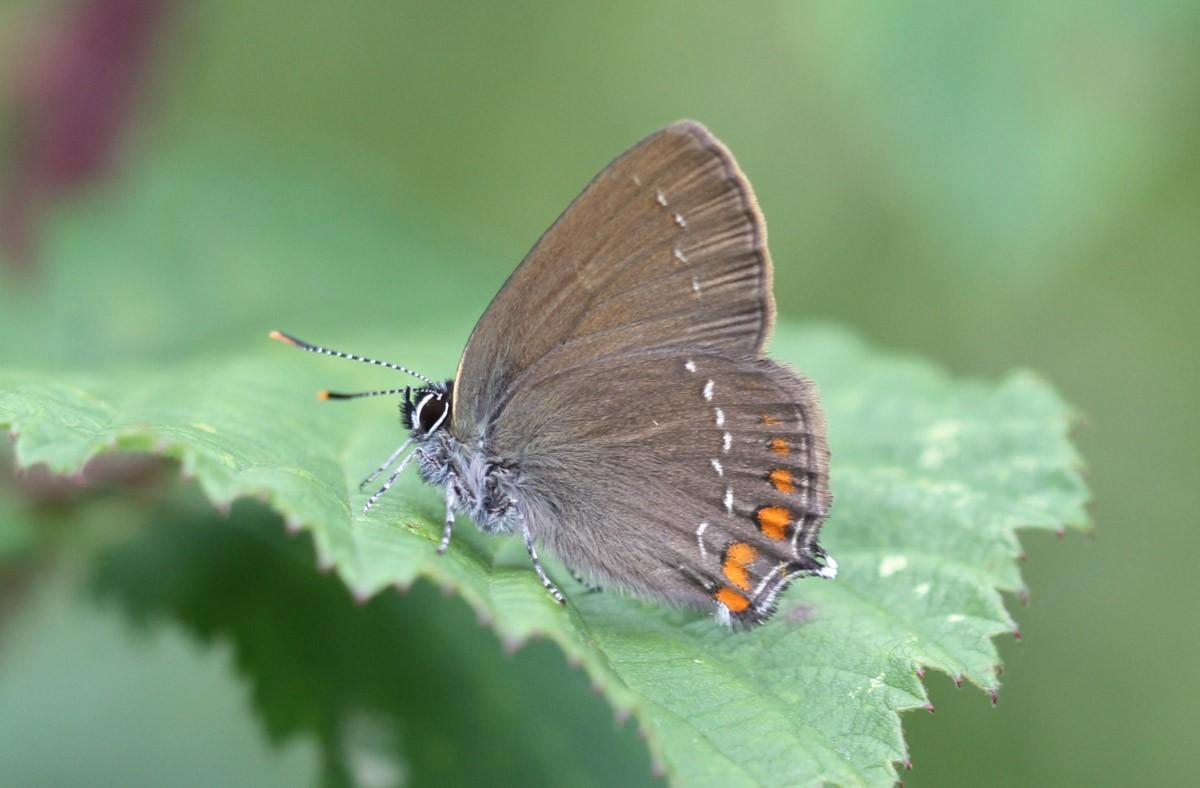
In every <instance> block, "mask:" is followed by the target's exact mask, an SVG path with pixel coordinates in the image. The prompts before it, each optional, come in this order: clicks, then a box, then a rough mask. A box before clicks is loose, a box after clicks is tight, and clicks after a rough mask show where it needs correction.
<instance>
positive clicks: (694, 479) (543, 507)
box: [489, 348, 830, 623]
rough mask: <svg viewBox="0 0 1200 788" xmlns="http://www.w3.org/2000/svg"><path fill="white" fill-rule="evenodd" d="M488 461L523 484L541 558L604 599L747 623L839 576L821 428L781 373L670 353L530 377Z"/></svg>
mask: <svg viewBox="0 0 1200 788" xmlns="http://www.w3.org/2000/svg"><path fill="white" fill-rule="evenodd" d="M549 366H551V367H554V366H556V365H554V364H551V365H549ZM489 448H490V450H491V451H492V452H493V453H494V454H495V456H497V457H499V458H500V459H501V461H502V462H505V463H511V465H512V466H513V467H515V468H519V469H520V474H521V478H522V481H521V484H522V488H523V490H524V491H525V492H524V494H525V500H524V501H522V506H523V508H524V510H525V511H526V513H527V516H528V518H529V520H530V524H531V527H532V528H533V530H534V534H535V536H536V537H537V539H538V540H539V542H545V543H546V544H548V545H549V546H550V547H551V548H552V549H553V550H554V551H555V552H556V554H557V555H558V556H559V557H560V558H562V560H563V561H564V562H565V563H567V565H568V566H570V567H571V568H572V569H574V570H575V571H577V572H581V573H583V574H585V575H586V576H588V577H590V578H592V579H595V580H597V581H599V582H600V584H601V585H605V586H609V585H615V586H617V587H621V588H625V589H627V590H630V591H633V592H635V593H638V594H640V595H643V596H652V597H659V598H664V599H667V600H670V601H673V602H675V603H677V604H684V605H688V606H691V607H700V608H710V609H715V610H716V612H717V613H718V615H722V616H729V617H730V618H731V620H733V621H735V622H739V623H750V622H756V621H761V620H763V619H765V618H766V617H767V616H769V615H770V613H771V612H772V610H773V609H774V602H775V599H776V596H777V594H778V593H779V591H780V590H781V589H782V588H783V587H785V586H786V584H787V582H788V581H789V580H791V579H793V578H794V577H796V576H798V575H804V574H827V573H828V572H829V569H828V568H827V567H826V566H825V561H824V552H823V551H822V550H821V548H820V547H819V546H818V545H817V542H816V538H817V535H818V532H819V529H820V525H821V522H822V520H823V519H824V517H825V514H826V512H827V511H828V508H829V503H830V496H829V488H828V451H827V449H826V445H825V429H824V421H823V417H822V415H821V410H820V406H819V404H818V401H817V396H816V392H815V389H814V387H813V385H812V383H811V382H809V381H808V380H807V379H805V378H803V377H802V376H800V375H798V374H796V373H794V372H792V371H791V370H789V369H787V368H786V367H783V366H781V365H779V364H777V363H775V362H773V361H770V360H767V359H759V358H754V357H753V356H728V355H725V354H720V353H717V352H714V351H711V350H706V349H703V348H696V349H693V350H690V351H685V350H680V349H670V350H665V351H664V350H657V351H639V352H633V353H624V354H614V355H611V356H608V357H604V358H601V359H592V360H589V362H588V363H587V364H586V365H583V366H571V367H569V370H568V371H565V372H561V373H552V374H547V375H543V376H533V377H531V378H529V379H527V380H526V381H525V383H524V384H523V385H521V386H520V387H518V389H517V390H516V392H515V393H514V394H513V396H512V397H511V398H510V399H509V400H508V401H507V403H506V406H505V408H504V410H503V411H502V412H501V415H500V416H499V418H498V419H497V421H496V422H495V425H494V430H493V431H492V433H491V434H490V436H489Z"/></svg>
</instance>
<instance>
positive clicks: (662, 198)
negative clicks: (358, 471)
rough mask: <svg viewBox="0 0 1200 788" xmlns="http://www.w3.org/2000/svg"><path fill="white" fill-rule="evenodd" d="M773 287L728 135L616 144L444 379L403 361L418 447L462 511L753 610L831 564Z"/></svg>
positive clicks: (716, 604)
mask: <svg viewBox="0 0 1200 788" xmlns="http://www.w3.org/2000/svg"><path fill="white" fill-rule="evenodd" d="M774 312H775V306H774V301H773V298H772V295H771V259H770V256H769V254H768V252H767V238H766V227H765V225H764V223H763V218H762V214H761V213H760V212H759V209H758V205H757V203H756V201H755V198H754V193H753V191H752V190H751V188H750V183H749V182H748V181H747V180H746V177H745V176H744V175H743V174H742V172H741V170H740V169H738V166H737V164H736V163H735V162H734V160H733V156H732V155H731V154H730V153H729V151H728V149H726V148H725V146H724V145H722V144H721V143H720V142H719V141H718V140H717V139H716V138H715V137H713V136H712V135H711V134H710V133H709V132H708V130H707V129H705V128H704V127H703V126H701V125H700V124H698V123H695V122H692V121H682V122H679V123H675V124H672V125H670V126H668V127H666V128H664V129H662V130H660V131H658V132H656V133H654V134H652V135H651V136H649V137H647V138H646V139H644V140H642V141H641V142H640V143H638V144H637V145H635V146H634V147H633V148H631V149H630V150H628V151H626V152H625V153H624V154H622V155H621V156H620V157H619V158H617V159H616V160H615V161H613V162H612V163H611V164H609V165H608V166H607V167H606V168H604V170H603V171H601V172H600V174H599V175H597V176H596V178H595V179H594V180H593V181H592V182H591V183H590V184H589V185H588V187H587V188H586V189H584V191H583V193H582V194H580V195H579V197H577V198H576V199H575V201H574V202H573V203H571V205H570V206H569V207H568V208H567V210H566V211H565V212H563V214H562V216H560V217H559V218H558V221H556V222H555V223H554V226H552V227H551V228H550V229H549V230H548V231H547V232H546V234H545V235H543V236H542V238H541V239H540V240H539V241H538V243H537V245H536V246H534V248H533V250H532V251H531V252H530V253H529V255H528V256H527V257H526V258H525V260H524V261H523V262H522V263H521V265H519V266H518V267H517V269H516V271H514V272H513V274H512V276H510V277H509V279H508V281H507V282H506V283H505V285H504V287H503V288H501V290H500V292H499V293H498V294H497V295H496V297H495V298H494V299H493V300H492V303H491V305H490V306H489V307H488V309H487V311H486V312H484V314H483V317H482V318H480V320H479V323H478V324H477V325H476V326H475V330H474V331H473V332H472V334H471V337H470V339H469V340H468V341H467V346H466V349H465V350H464V351H463V354H462V358H461V360H460V361H459V364H458V372H457V373H456V375H455V377H454V380H452V381H446V382H444V383H436V382H433V381H431V380H429V379H428V378H425V377H424V376H421V375H416V373H413V372H411V370H408V369H406V368H404V367H401V366H399V365H396V364H390V363H386V362H380V361H374V360H372V359H366V358H363V357H361V356H356V355H353V354H348V353H341V352H339V351H333V350H329V349H327V348H322V347H318V346H316V345H311V344H309V343H307V342H303V341H301V340H299V339H296V338H294V337H291V336H289V335H286V334H281V333H279V332H272V336H273V337H274V338H276V339H282V340H284V341H286V342H289V343H291V344H293V345H296V346H298V347H301V348H303V349H305V350H309V351H312V352H316V353H324V354H327V355H334V356H339V357H342V358H350V359H354V360H358V361H366V362H369V363H373V364H377V365H380V366H386V367H389V368H392V369H398V370H400V371H403V372H408V373H409V374H414V375H416V376H417V377H420V378H421V379H422V380H424V381H425V385H424V386H422V387H420V388H417V389H411V388H405V389H393V390H389V391H386V392H363V393H361V394H336V393H326V396H328V397H329V398H333V399H350V398H355V397H360V396H374V395H376V394H381V393H387V394H401V393H402V394H403V395H404V404H403V411H402V413H403V415H402V421H403V423H404V425H405V427H406V428H408V429H409V430H410V438H409V440H408V441H407V442H406V443H405V444H404V445H402V446H401V447H400V448H399V449H397V450H396V451H395V452H394V453H393V454H392V456H391V457H390V458H389V459H388V461H387V462H385V463H384V464H383V465H382V466H381V467H380V468H379V469H378V470H377V471H376V472H375V473H374V474H372V475H371V476H370V477H368V479H367V480H366V481H365V482H364V484H366V483H368V482H370V481H371V480H373V479H374V478H376V477H377V476H379V475H381V474H382V473H384V472H385V471H387V470H388V469H390V468H391V467H392V465H393V464H394V463H395V462H396V460H398V459H399V458H400V456H401V455H402V454H404V452H405V450H406V449H408V447H409V446H410V445H411V446H412V447H413V448H412V450H411V452H410V453H409V454H407V456H405V457H404V459H403V460H402V461H401V462H400V464H399V466H398V467H397V468H396V469H395V470H394V471H393V472H392V473H391V475H390V476H389V478H388V479H387V482H386V483H385V484H384V485H383V486H382V487H381V488H380V489H379V490H378V491H377V492H376V493H375V494H373V495H372V496H371V497H370V498H369V499H368V500H367V502H366V504H365V506H364V511H367V510H369V509H370V508H371V506H372V505H373V504H374V503H375V502H376V501H377V500H378V499H379V497H380V496H381V495H383V494H384V493H385V492H386V491H387V490H388V488H389V487H391V485H392V484H393V483H394V482H395V480H396V478H397V477H398V476H399V475H400V473H401V472H402V471H403V469H404V467H405V466H406V465H407V464H408V463H409V462H410V461H411V460H412V459H414V458H415V459H416V460H417V466H418V469H419V473H420V475H421V478H423V479H424V480H425V481H427V482H429V483H430V484H433V485H435V486H437V487H440V488H442V489H443V490H444V491H445V496H446V524H445V530H444V532H443V537H442V542H441V546H440V550H445V549H446V547H447V546H448V545H449V542H450V536H451V531H452V527H453V523H454V516H455V514H456V513H459V512H461V513H464V514H467V515H468V516H469V517H471V519H473V520H474V521H475V522H476V524H478V526H479V527H480V528H481V529H482V530H483V531H484V532H485V533H510V532H516V533H520V534H521V536H522V537H523V539H524V541H525V546H526V548H527V549H528V551H529V555H530V558H531V559H532V561H533V565H534V569H535V570H536V571H537V573H538V576H539V577H540V578H541V580H542V583H543V584H544V585H545V587H546V588H547V590H548V591H549V592H550V593H551V594H552V595H553V596H554V598H555V599H556V600H558V601H559V602H562V601H563V597H562V594H561V593H560V592H559V590H558V588H557V587H556V586H555V585H554V583H553V582H552V581H551V580H550V578H549V577H548V576H547V575H546V573H545V571H544V570H543V568H542V565H541V562H540V561H539V560H538V557H537V547H541V546H545V547H548V548H549V549H550V550H552V551H553V552H554V553H555V554H556V555H557V556H558V557H559V558H560V559H562V561H563V562H564V563H565V564H566V565H567V566H568V567H569V568H570V569H571V570H572V571H573V572H575V573H578V574H582V575H583V576H584V577H586V578H588V579H589V580H590V581H593V582H597V583H599V584H602V585H606V586H607V585H612V586H617V587H619V588H622V589H625V590H627V591H630V592H633V593H634V594H637V595H639V596H644V597H651V598H656V599H661V600H665V601H667V602H671V603H675V604H681V605H686V606H690V607H696V608H702V609H708V610H711V611H712V612H714V613H715V614H716V617H717V618H718V619H719V620H720V621H722V622H725V623H731V624H735V625H741V624H749V623H756V622H761V621H763V620H765V619H766V618H768V617H769V616H770V615H771V613H772V612H773V611H774V609H775V603H776V599H777V598H778V596H779V593H780V592H781V591H782V590H783V589H784V588H785V587H786V586H787V585H788V583H789V582H790V581H792V580H793V579H795V578H797V577H800V576H807V575H818V576H821V577H827V578H832V577H834V576H835V575H836V574H837V563H836V562H835V561H834V560H833V559H832V558H831V557H829V556H828V555H826V553H825V551H824V550H822V549H821V547H820V546H819V545H818V544H817V535H818V533H819V531H820V527H821V523H822V521H823V520H824V519H825V516H826V514H827V513H828V510H829V506H830V493H829V473H828V468H829V453H828V449H827V447H826V441H825V422H824V417H823V416H822V413H821V407H820V404H819V401H818V397H817V392H816V388H815V386H814V385H813V384H812V382H811V381H809V380H808V379H807V378H805V377H804V376H803V375H801V374H799V373H797V372H795V371H793V370H791V369H789V368H787V367H786V366H784V365H782V364H779V363H778V362H775V361H772V360H771V359H768V358H764V357H763V348H764V345H765V344H766V341H767V339H768V337H769V336H770V333H771V325H772V321H773V318H774Z"/></svg>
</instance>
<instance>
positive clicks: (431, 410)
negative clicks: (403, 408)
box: [411, 391, 450, 433]
mask: <svg viewBox="0 0 1200 788" xmlns="http://www.w3.org/2000/svg"><path fill="white" fill-rule="evenodd" d="M449 409H450V402H449V400H447V399H446V398H445V396H444V395H439V394H435V393H434V392H432V391H426V392H423V394H422V396H421V398H420V399H418V400H417V402H416V404H414V405H413V409H412V415H411V424H412V428H413V429H414V430H418V431H419V432H424V433H429V432H433V431H434V430H436V429H437V428H438V427H440V426H442V424H443V423H445V421H446V415H447V411H449Z"/></svg>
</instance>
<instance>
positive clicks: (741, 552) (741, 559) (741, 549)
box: [725, 542, 758, 566]
mask: <svg viewBox="0 0 1200 788" xmlns="http://www.w3.org/2000/svg"><path fill="white" fill-rule="evenodd" d="M756 558H758V551H757V550H755V549H754V548H753V547H751V546H750V545H748V544H746V543H745V542H734V543H733V544H731V545H729V547H728V548H727V549H726V550H725V560H727V561H737V562H738V563H739V564H741V565H742V566H749V565H750V564H752V563H754V559H756Z"/></svg>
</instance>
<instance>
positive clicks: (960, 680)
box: [954, 673, 963, 689]
mask: <svg viewBox="0 0 1200 788" xmlns="http://www.w3.org/2000/svg"><path fill="white" fill-rule="evenodd" d="M962 683H963V677H962V674H961V673H959V674H956V675H955V676H954V686H955V687H958V688H959V689H962Z"/></svg>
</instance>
